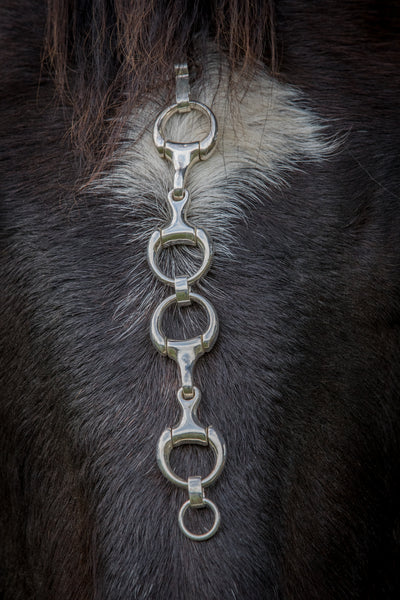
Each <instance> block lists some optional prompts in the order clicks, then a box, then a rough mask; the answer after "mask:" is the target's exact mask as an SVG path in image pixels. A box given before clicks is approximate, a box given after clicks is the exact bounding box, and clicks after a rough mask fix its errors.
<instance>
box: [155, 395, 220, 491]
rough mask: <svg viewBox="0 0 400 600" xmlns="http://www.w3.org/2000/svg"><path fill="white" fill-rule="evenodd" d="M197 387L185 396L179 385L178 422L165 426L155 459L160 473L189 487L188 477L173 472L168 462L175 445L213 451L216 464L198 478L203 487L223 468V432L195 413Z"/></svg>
mask: <svg viewBox="0 0 400 600" xmlns="http://www.w3.org/2000/svg"><path fill="white" fill-rule="evenodd" d="M200 397H201V395H200V390H199V389H198V388H196V387H195V388H194V396H193V398H191V399H190V400H185V398H184V396H183V392H182V389H180V390H179V391H178V394H177V398H178V402H179V404H180V405H181V408H182V415H181V420H180V422H179V424H178V425H177V426H176V427H173V428H172V429H166V430H165V431H163V433H162V434H161V436H160V438H159V440H158V444H157V463H158V466H159V468H160V470H161V472H162V473H163V475H164V476H165V477H166V478H167V479H169V481H171V482H172V483H174V484H175V485H177V486H178V487H181V488H188V481H187V480H185V479H183V478H182V477H179V475H176V473H175V472H174V471H173V470H172V468H171V465H170V462H169V461H170V455H171V452H172V450H173V449H174V448H176V447H177V446H182V445H184V444H196V445H200V446H210V447H211V449H212V450H213V452H214V456H215V465H214V468H213V469H212V471H211V472H210V473H209V474H208V475H207V476H206V477H203V478H201V485H202V487H203V488H205V487H208V486H210V485H212V484H213V483H214V482H215V481H216V479H217V478H218V477H219V475H220V474H221V472H222V469H223V468H224V465H225V461H226V446H225V442H224V439H223V438H222V436H221V435H220V434H219V433H218V432H217V431H216V430H215V429H214V428H213V427H204V426H203V425H201V423H200V422H199V419H198V417H197V407H198V404H199V402H200Z"/></svg>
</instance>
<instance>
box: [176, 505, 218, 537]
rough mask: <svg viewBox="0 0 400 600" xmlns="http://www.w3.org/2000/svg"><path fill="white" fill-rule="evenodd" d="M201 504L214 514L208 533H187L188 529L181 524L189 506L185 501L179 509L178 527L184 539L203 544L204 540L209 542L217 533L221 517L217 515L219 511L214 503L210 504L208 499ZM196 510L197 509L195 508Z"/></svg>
mask: <svg viewBox="0 0 400 600" xmlns="http://www.w3.org/2000/svg"><path fill="white" fill-rule="evenodd" d="M203 502H204V504H205V505H206V506H208V507H209V508H211V510H212V511H213V513H214V524H213V526H212V527H211V529H209V531H206V533H192V532H191V531H189V529H188V528H187V527H186V525H185V523H184V522H183V517H184V516H185V513H186V511H187V509H188V508H189V506H190V500H187V501H186V502H185V503H184V504H182V506H181V509H180V511H179V516H178V523H179V527H180V529H181V531H182V533H184V534H185V535H186V537H188V538H189V539H190V540H193V541H194V542H204V541H205V540H209V539H210V538H211V537H212V536H213V535H214V534H215V533H217V531H218V528H219V526H220V523H221V515H220V514H219V510H218V508H217V507H216V505H215V504H214V502H211V500H209V499H208V498H204V499H203ZM196 510H198V509H197V508H196Z"/></svg>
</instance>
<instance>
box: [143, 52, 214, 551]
mask: <svg viewBox="0 0 400 600" xmlns="http://www.w3.org/2000/svg"><path fill="white" fill-rule="evenodd" d="M175 74H176V103H175V104H173V105H172V106H169V107H168V108H166V109H165V110H163V111H162V112H161V113H160V114H159V115H158V117H157V119H156V122H155V125H154V131H153V140H154V144H155V146H156V148H157V150H158V152H159V154H160V157H161V158H164V159H168V160H170V161H171V162H172V164H173V166H174V169H175V175H174V183H173V189H172V190H171V191H170V192H169V193H168V199H167V200H168V206H169V208H170V212H171V221H170V223H169V224H168V225H166V226H165V227H164V228H163V229H161V230H157V231H154V233H153V234H152V236H151V238H150V241H149V244H148V252H147V258H148V262H149V265H150V268H151V269H152V271H153V273H154V274H155V276H156V277H157V278H158V279H159V280H160V281H162V282H163V283H165V284H166V285H168V286H171V287H173V288H174V290H175V291H174V293H173V294H172V295H171V296H168V298H166V299H165V300H164V301H163V302H161V304H159V306H158V307H157V308H156V310H155V312H154V314H153V317H152V320H151V327H150V336H151V340H152V342H153V344H154V345H155V347H156V348H157V350H158V351H159V352H160V353H161V354H163V355H164V356H169V357H170V358H172V359H173V360H175V361H176V363H177V364H178V367H179V371H180V377H181V387H180V389H179V390H178V393H177V398H178V402H179V404H180V406H181V408H182V416H181V420H180V422H179V424H178V425H176V427H173V428H169V429H166V430H165V431H164V432H163V433H162V434H161V437H160V439H159V441H158V445H157V462H158V466H159V467H160V469H161V472H162V473H163V475H164V476H165V477H166V478H167V479H169V481H171V482H172V483H174V484H175V485H177V486H178V487H181V488H184V489H187V491H188V494H189V499H188V500H187V501H186V502H185V503H184V504H183V505H182V507H181V509H180V511H179V517H178V522H179V526H180V528H181V530H182V531H183V533H184V534H185V535H186V536H187V537H188V538H190V539H192V540H196V541H203V540H207V539H209V538H210V537H212V536H213V535H214V534H215V533H216V531H217V530H218V527H219V525H220V514H219V510H218V508H217V507H216V505H215V504H214V503H213V502H212V501H211V500H209V499H208V498H206V497H205V493H204V488H206V487H208V486H210V485H211V484H213V483H214V482H215V480H216V479H217V478H218V477H219V475H220V473H221V471H222V469H223V467H224V464H225V459H226V448H225V442H224V440H223V438H222V437H221V435H220V434H219V433H218V432H217V431H216V430H215V429H214V427H211V426H208V427H205V426H203V425H202V424H201V423H200V421H199V419H198V417H197V408H198V405H199V402H200V397H201V394H200V390H199V389H198V388H197V387H196V386H195V385H194V384H193V370H194V366H195V364H196V362H197V360H198V358H199V357H200V356H202V355H203V354H204V353H205V352H209V351H210V350H211V348H212V347H213V345H214V343H215V340H216V339H217V336H218V318H217V315H216V312H215V309H214V307H213V305H212V304H211V302H209V300H207V299H206V298H204V297H203V296H201V295H200V294H197V293H195V292H192V290H191V286H193V285H194V284H196V283H197V282H198V281H199V280H200V279H201V278H202V277H204V275H205V274H206V273H207V271H208V269H209V268H210V264H211V260H212V250H211V244H210V242H209V239H208V237H207V234H206V233H205V231H204V230H203V229H199V228H198V227H194V226H192V225H190V224H189V223H188V222H187V221H186V211H187V208H188V205H189V192H188V191H187V189H185V178H186V174H187V171H188V169H189V167H190V166H191V165H193V164H194V163H196V162H198V161H203V160H207V159H208V158H209V157H210V155H211V153H212V151H213V150H214V148H215V145H216V141H217V133H218V128H217V122H216V119H215V116H214V114H213V112H212V111H211V110H210V109H209V108H208V107H207V106H205V105H204V104H202V103H200V102H194V101H192V100H190V99H189V72H188V67H187V65H186V64H182V65H176V66H175ZM192 110H194V111H200V112H201V113H203V114H204V115H205V116H206V117H207V118H208V120H209V124H210V130H209V133H208V135H207V136H206V137H204V138H203V139H202V140H200V141H194V142H184V143H183V142H174V141H169V140H166V139H165V133H164V132H165V126H166V124H167V121H168V120H169V119H170V118H171V117H172V116H173V115H174V114H176V113H186V112H190V111H192ZM175 244H185V245H188V246H198V247H199V248H200V249H201V251H202V253H203V262H202V264H201V266H200V267H199V269H198V270H197V271H196V272H195V273H194V274H187V275H180V276H178V277H175V278H172V277H168V276H167V275H165V274H164V273H163V272H162V271H161V270H160V268H159V266H158V256H159V254H160V252H161V250H162V249H163V248H165V247H167V246H173V245H175ZM192 302H195V303H197V304H199V305H200V306H201V307H202V308H203V309H204V310H205V312H206V313H207V316H208V326H207V330H206V331H205V332H204V333H203V334H202V335H199V336H197V337H193V338H191V339H186V340H174V339H169V338H167V337H166V336H165V334H164V332H163V327H162V321H163V315H164V312H165V311H166V309H167V308H168V307H169V306H171V305H173V304H175V303H176V304H177V305H178V307H181V306H188V305H190V304H191V303H192ZM183 444H199V445H201V446H211V448H212V449H213V451H214V454H215V466H214V469H213V470H212V471H211V473H209V475H207V477H203V478H202V477H200V476H198V475H196V476H193V477H189V478H188V480H187V481H185V480H184V479H182V478H181V477H179V476H178V475H176V474H175V473H174V471H173V470H172V468H171V465H170V462H169V459H170V455H171V452H172V450H173V448H175V447H176V446H180V445H183ZM205 507H208V508H210V509H211V510H212V511H213V513H214V522H213V526H212V527H211V529H210V530H209V531H207V532H206V533H203V534H195V533H192V532H191V531H189V530H188V528H187V527H186V525H185V523H184V516H185V513H186V511H187V510H188V509H189V508H205Z"/></svg>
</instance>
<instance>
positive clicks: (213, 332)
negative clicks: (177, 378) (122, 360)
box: [150, 292, 218, 399]
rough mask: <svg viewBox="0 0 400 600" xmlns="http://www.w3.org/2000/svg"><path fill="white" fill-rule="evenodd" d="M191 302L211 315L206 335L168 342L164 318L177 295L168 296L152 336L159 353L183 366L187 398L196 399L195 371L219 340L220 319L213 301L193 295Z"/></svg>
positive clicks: (156, 317) (153, 322)
mask: <svg viewBox="0 0 400 600" xmlns="http://www.w3.org/2000/svg"><path fill="white" fill-rule="evenodd" d="M189 300H190V301H191V302H193V301H194V302H196V303H197V304H200V305H201V306H202V307H203V308H204V310H205V311H206V313H207V315H208V326H207V329H206V331H205V332H204V333H203V334H202V335H198V336H196V337H193V338H189V339H188V340H173V339H168V338H167V337H166V336H165V334H164V332H163V327H162V319H163V316H164V312H165V311H166V309H167V308H168V307H169V306H171V304H174V303H176V302H177V299H176V294H173V295H172V296H168V298H166V299H165V300H164V301H163V302H161V304H159V305H158V307H157V308H156V310H155V311H154V313H153V317H152V319H151V323H150V337H151V341H152V342H153V344H154V346H155V347H156V348H157V350H158V351H159V352H160V353H161V354H163V355H167V356H169V357H170V358H172V359H173V360H174V361H175V362H176V363H177V364H178V366H179V369H180V375H181V382H182V389H183V394H184V396H185V398H186V399H187V398H191V397H192V396H193V370H194V366H195V364H196V362H197V360H198V359H199V358H200V356H202V355H203V354H204V353H205V352H209V351H210V350H211V348H212V347H213V345H214V343H215V340H216V339H217V337H218V317H217V313H216V312H215V309H214V307H213V305H212V304H211V302H210V301H209V300H207V299H206V298H203V296H200V294H195V293H194V292H190V293H189Z"/></svg>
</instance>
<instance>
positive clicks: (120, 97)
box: [44, 0, 276, 162]
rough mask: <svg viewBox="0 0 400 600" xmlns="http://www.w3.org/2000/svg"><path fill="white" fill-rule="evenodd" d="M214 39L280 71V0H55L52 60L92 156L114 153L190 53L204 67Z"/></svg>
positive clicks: (234, 57)
mask: <svg viewBox="0 0 400 600" xmlns="http://www.w3.org/2000/svg"><path fill="white" fill-rule="evenodd" d="M193 40H195V45H196V47H194V44H193ZM210 40H211V41H213V42H214V43H215V46H216V48H218V50H220V51H222V52H224V53H225V55H226V57H227V61H228V64H229V65H230V67H231V68H241V69H243V72H249V71H251V69H252V68H253V67H254V65H255V64H256V63H257V61H262V62H263V63H264V64H266V65H267V66H268V67H269V68H270V69H271V71H274V70H275V68H276V51H275V33H274V16H273V3H272V2H271V0H254V2H241V1H240V0H206V1H202V0H181V1H180V2H168V1H167V0H136V1H132V0H112V1H109V0H96V2H88V1H84V0H48V15H47V32H46V47H45V48H46V49H45V55H44V63H45V64H46V66H47V67H48V68H49V69H50V71H51V72H52V74H53V76H54V78H55V82H56V89H57V93H58V96H59V97H60V98H61V100H62V102H63V104H64V105H65V104H68V105H69V106H70V107H71V108H72V127H71V139H72V143H73V146H74V147H75V148H76V149H77V150H78V152H79V153H80V154H81V155H83V156H85V160H86V161H89V162H91V161H94V160H97V161H98V160H99V158H103V159H104V158H107V157H109V156H110V154H111V153H112V152H113V150H114V148H115V143H116V141H117V140H118V138H119V136H120V134H121V131H122V129H123V124H124V122H125V119H126V117H127V115H128V114H129V111H130V109H131V108H132V106H134V105H135V104H137V103H138V102H139V101H143V100H145V98H146V97H147V96H149V95H150V94H151V93H152V92H153V91H154V89H155V88H156V87H159V86H160V81H165V89H167V90H168V74H171V75H172V67H173V64H174V62H177V61H180V60H182V58H183V57H185V58H186V57H187V58H188V60H189V63H190V62H191V63H192V71H196V69H195V68H193V67H195V64H194V63H195V62H196V55H197V56H199V54H202V53H203V52H204V51H205V49H206V45H207V44H209V42H210ZM197 72H198V73H199V71H198V70H197ZM169 79H170V81H171V82H172V77H170V78H169ZM170 91H171V90H170ZM99 131H102V132H103V135H102V136H99Z"/></svg>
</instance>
